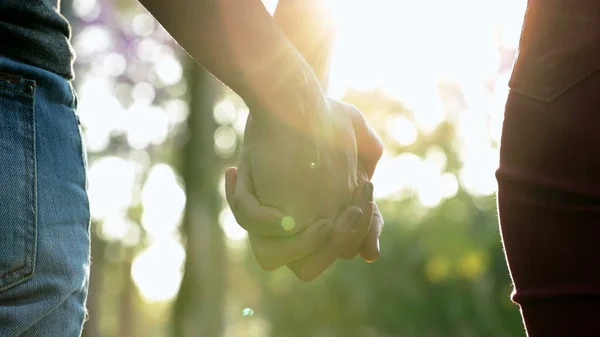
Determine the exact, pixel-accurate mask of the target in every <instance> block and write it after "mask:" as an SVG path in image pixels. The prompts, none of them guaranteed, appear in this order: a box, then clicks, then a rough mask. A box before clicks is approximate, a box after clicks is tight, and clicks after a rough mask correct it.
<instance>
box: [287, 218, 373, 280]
mask: <svg viewBox="0 0 600 337" xmlns="http://www.w3.org/2000/svg"><path fill="white" fill-rule="evenodd" d="M361 215H362V211H361V209H360V208H358V207H357V206H350V207H348V208H346V209H345V210H343V211H342V213H340V215H339V216H338V217H337V219H336V220H335V223H334V225H333V233H332V234H331V237H330V238H329V240H327V242H325V244H323V245H322V246H320V247H319V248H318V249H317V250H315V251H314V252H312V253H311V254H309V255H308V256H306V257H305V258H303V259H301V260H296V261H293V262H291V263H289V264H288V267H289V268H290V269H291V270H292V271H293V272H294V274H296V276H297V277H298V278H299V279H301V280H303V281H311V280H313V279H315V278H316V277H317V276H319V275H321V274H322V273H323V272H324V271H325V270H326V269H327V268H329V266H331V265H332V264H333V262H335V260H336V259H337V258H338V256H340V254H341V253H342V252H343V251H344V250H345V249H346V247H347V245H348V243H350V242H351V241H352V238H353V237H354V233H355V232H356V225H357V223H358V219H359V218H360V216H361Z"/></svg>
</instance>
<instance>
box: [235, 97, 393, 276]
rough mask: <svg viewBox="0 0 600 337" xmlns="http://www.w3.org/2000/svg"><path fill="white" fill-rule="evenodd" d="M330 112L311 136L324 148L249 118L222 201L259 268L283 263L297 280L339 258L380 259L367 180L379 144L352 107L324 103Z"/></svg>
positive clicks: (376, 215) (377, 224) (377, 227)
mask: <svg viewBox="0 0 600 337" xmlns="http://www.w3.org/2000/svg"><path fill="white" fill-rule="evenodd" d="M330 109H331V110H330V111H332V113H331V114H330V115H329V116H330V117H332V119H331V121H332V123H334V126H335V127H334V128H330V129H329V131H330V133H329V134H328V135H326V137H320V136H318V135H317V137H315V138H316V139H317V141H318V140H323V139H325V140H327V141H328V142H327V143H326V144H319V143H317V142H315V141H314V140H311V139H308V137H307V135H303V134H301V133H299V132H298V131H295V130H293V129H290V128H289V127H284V126H281V125H276V124H271V125H269V124H259V125H257V124H254V123H255V122H256V121H255V120H252V119H249V121H248V124H247V127H246V135H245V139H246V143H245V145H244V151H243V158H242V162H241V163H240V168H239V170H238V169H235V168H230V169H228V171H227V173H226V184H227V189H226V190H227V198H228V201H229V204H230V206H231V208H232V210H233V212H234V215H235V217H236V219H237V221H238V223H239V224H240V225H242V227H244V228H245V229H246V230H248V233H249V237H250V242H251V245H252V249H253V252H254V255H255V257H256V259H257V261H258V262H259V264H260V265H261V267H263V268H264V269H267V270H272V269H276V268H279V267H281V266H283V265H288V266H289V267H290V269H292V270H293V271H294V272H295V273H296V275H297V276H298V277H299V278H300V279H303V280H312V279H314V278H315V277H317V276H318V275H320V274H321V273H322V272H323V271H324V270H325V269H326V268H327V267H329V266H330V265H331V264H332V263H333V262H334V261H335V260H336V259H337V258H338V257H342V258H353V257H354V256H355V255H356V254H357V253H358V252H360V253H361V255H362V256H363V258H364V259H365V260H367V261H373V260H375V259H376V258H377V257H378V255H379V244H378V240H379V235H380V233H381V228H382V226H383V219H382V217H381V215H380V213H379V210H378V209H377V206H376V204H375V203H374V202H373V201H372V192H373V186H372V184H371V183H370V182H369V181H368V180H369V179H370V177H371V176H372V173H373V171H374V169H375V166H376V164H377V161H378V160H379V157H380V156H381V152H382V146H381V142H380V140H379V138H378V137H377V135H376V134H375V133H374V132H373V131H372V129H371V128H370V126H369V125H368V124H367V123H366V121H365V119H364V117H363V116H362V113H361V112H360V111H359V110H358V109H356V108H355V107H353V106H350V105H347V104H344V103H341V102H339V101H335V100H330ZM357 148H358V150H359V152H358V156H357V154H356V149H357ZM310 163H318V165H310ZM280 210H282V211H280Z"/></svg>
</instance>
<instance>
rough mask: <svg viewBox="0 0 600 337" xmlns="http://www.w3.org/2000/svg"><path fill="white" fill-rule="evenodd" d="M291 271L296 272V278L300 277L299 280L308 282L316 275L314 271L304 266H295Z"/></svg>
mask: <svg viewBox="0 0 600 337" xmlns="http://www.w3.org/2000/svg"><path fill="white" fill-rule="evenodd" d="M293 271H294V274H296V277H298V279H300V280H301V281H304V282H310V281H312V280H314V279H315V277H316V276H317V275H316V274H315V273H314V272H312V271H311V270H310V269H309V268H307V267H306V266H300V267H299V268H296V269H294V270H293Z"/></svg>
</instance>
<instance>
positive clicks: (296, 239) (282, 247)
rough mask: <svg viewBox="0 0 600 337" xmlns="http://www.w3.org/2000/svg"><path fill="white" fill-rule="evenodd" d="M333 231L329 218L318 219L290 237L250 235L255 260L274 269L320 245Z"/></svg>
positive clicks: (264, 267)
mask: <svg viewBox="0 0 600 337" xmlns="http://www.w3.org/2000/svg"><path fill="white" fill-rule="evenodd" d="M332 233H333V224H332V223H331V221H329V220H319V221H316V222H315V223H313V224H312V225H311V226H310V227H308V228H307V229H305V230H303V231H302V232H300V233H298V234H297V235H295V236H292V237H283V238H276V237H266V236H255V235H251V236H250V245H251V246H252V252H253V253H254V257H255V258H256V261H257V262H258V264H259V265H260V266H261V268H263V269H265V270H274V269H277V268H279V267H281V266H285V265H286V264H288V263H290V262H292V261H295V260H299V259H302V258H304V257H305V256H307V255H308V254H310V253H312V252H313V251H315V250H316V249H317V248H319V247H320V246H322V245H323V244H324V243H325V242H326V241H327V239H329V238H330V237H331V235H332Z"/></svg>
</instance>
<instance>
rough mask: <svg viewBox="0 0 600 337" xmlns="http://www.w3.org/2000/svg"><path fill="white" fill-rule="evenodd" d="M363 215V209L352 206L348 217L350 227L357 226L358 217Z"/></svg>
mask: <svg viewBox="0 0 600 337" xmlns="http://www.w3.org/2000/svg"><path fill="white" fill-rule="evenodd" d="M361 215H362V211H361V210H360V208H352V210H351V211H350V213H349V214H348V217H347V218H346V219H347V220H348V225H350V228H354V227H356V223H357V222H358V219H359V218H360V216H361Z"/></svg>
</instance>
